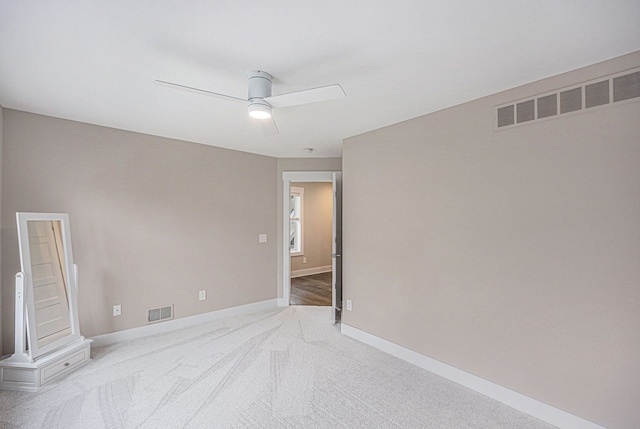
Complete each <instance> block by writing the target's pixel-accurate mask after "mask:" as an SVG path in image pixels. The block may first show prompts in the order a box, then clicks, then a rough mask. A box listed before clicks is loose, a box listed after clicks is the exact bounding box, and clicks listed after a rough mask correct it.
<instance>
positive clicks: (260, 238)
mask: <svg viewBox="0 0 640 429" xmlns="http://www.w3.org/2000/svg"><path fill="white" fill-rule="evenodd" d="M266 242H267V234H258V243H266Z"/></svg>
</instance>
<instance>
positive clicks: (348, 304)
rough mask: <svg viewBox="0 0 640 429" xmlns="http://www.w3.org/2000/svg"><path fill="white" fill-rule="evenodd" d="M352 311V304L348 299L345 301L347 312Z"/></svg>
mask: <svg viewBox="0 0 640 429" xmlns="http://www.w3.org/2000/svg"><path fill="white" fill-rule="evenodd" d="M351 310H353V303H352V302H351V300H350V299H348V300H347V311H351Z"/></svg>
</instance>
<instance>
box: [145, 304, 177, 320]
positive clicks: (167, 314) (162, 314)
mask: <svg viewBox="0 0 640 429" xmlns="http://www.w3.org/2000/svg"><path fill="white" fill-rule="evenodd" d="M169 319H173V305H169V306H167V307H161V308H153V309H151V310H149V311H148V312H147V323H155V322H161V321H163V320H169Z"/></svg>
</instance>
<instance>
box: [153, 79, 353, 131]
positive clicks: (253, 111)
mask: <svg viewBox="0 0 640 429" xmlns="http://www.w3.org/2000/svg"><path fill="white" fill-rule="evenodd" d="M271 80H272V76H271V75H270V74H269V73H267V72H264V71H260V70H254V71H252V72H250V73H249V77H248V86H249V91H248V97H247V99H246V100H245V99H242V98H238V97H233V96H230V95H225V94H219V93H217V92H211V91H207V90H204V89H199V88H193V87H190V86H187V85H181V84H178V83H172V82H166V81H163V80H156V81H155V83H156V84H158V85H162V86H166V87H169V88H174V89H180V90H184V91H189V92H195V93H196V94H203V95H208V96H211V97H216V98H221V99H223V100H230V101H236V102H240V103H247V110H248V113H249V116H251V117H252V118H255V119H258V120H259V123H260V126H261V127H262V131H263V132H264V134H265V135H266V136H273V135H276V134H278V127H277V125H276V122H275V119H274V118H273V114H272V110H273V109H274V108H280V107H291V106H298V105H301V104H310V103H318V102H320V101H328V100H335V99H338V98H343V97H346V94H345V92H344V90H343V89H342V87H341V86H340V85H338V84H333V85H326V86H320V87H317V88H311V89H305V90H302V91H296V92H290V93H287V94H280V95H271Z"/></svg>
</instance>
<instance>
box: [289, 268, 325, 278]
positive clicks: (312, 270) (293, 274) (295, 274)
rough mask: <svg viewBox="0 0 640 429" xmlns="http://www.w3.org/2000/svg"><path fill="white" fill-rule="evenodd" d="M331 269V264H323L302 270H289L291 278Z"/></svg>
mask: <svg viewBox="0 0 640 429" xmlns="http://www.w3.org/2000/svg"><path fill="white" fill-rule="evenodd" d="M331 270H332V267H331V265H325V266H324V267H315V268H305V269H304V270H296V271H291V278H292V279H295V278H296V277H304V276H311V275H313V274H322V273H328V272H330V271H331Z"/></svg>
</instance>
